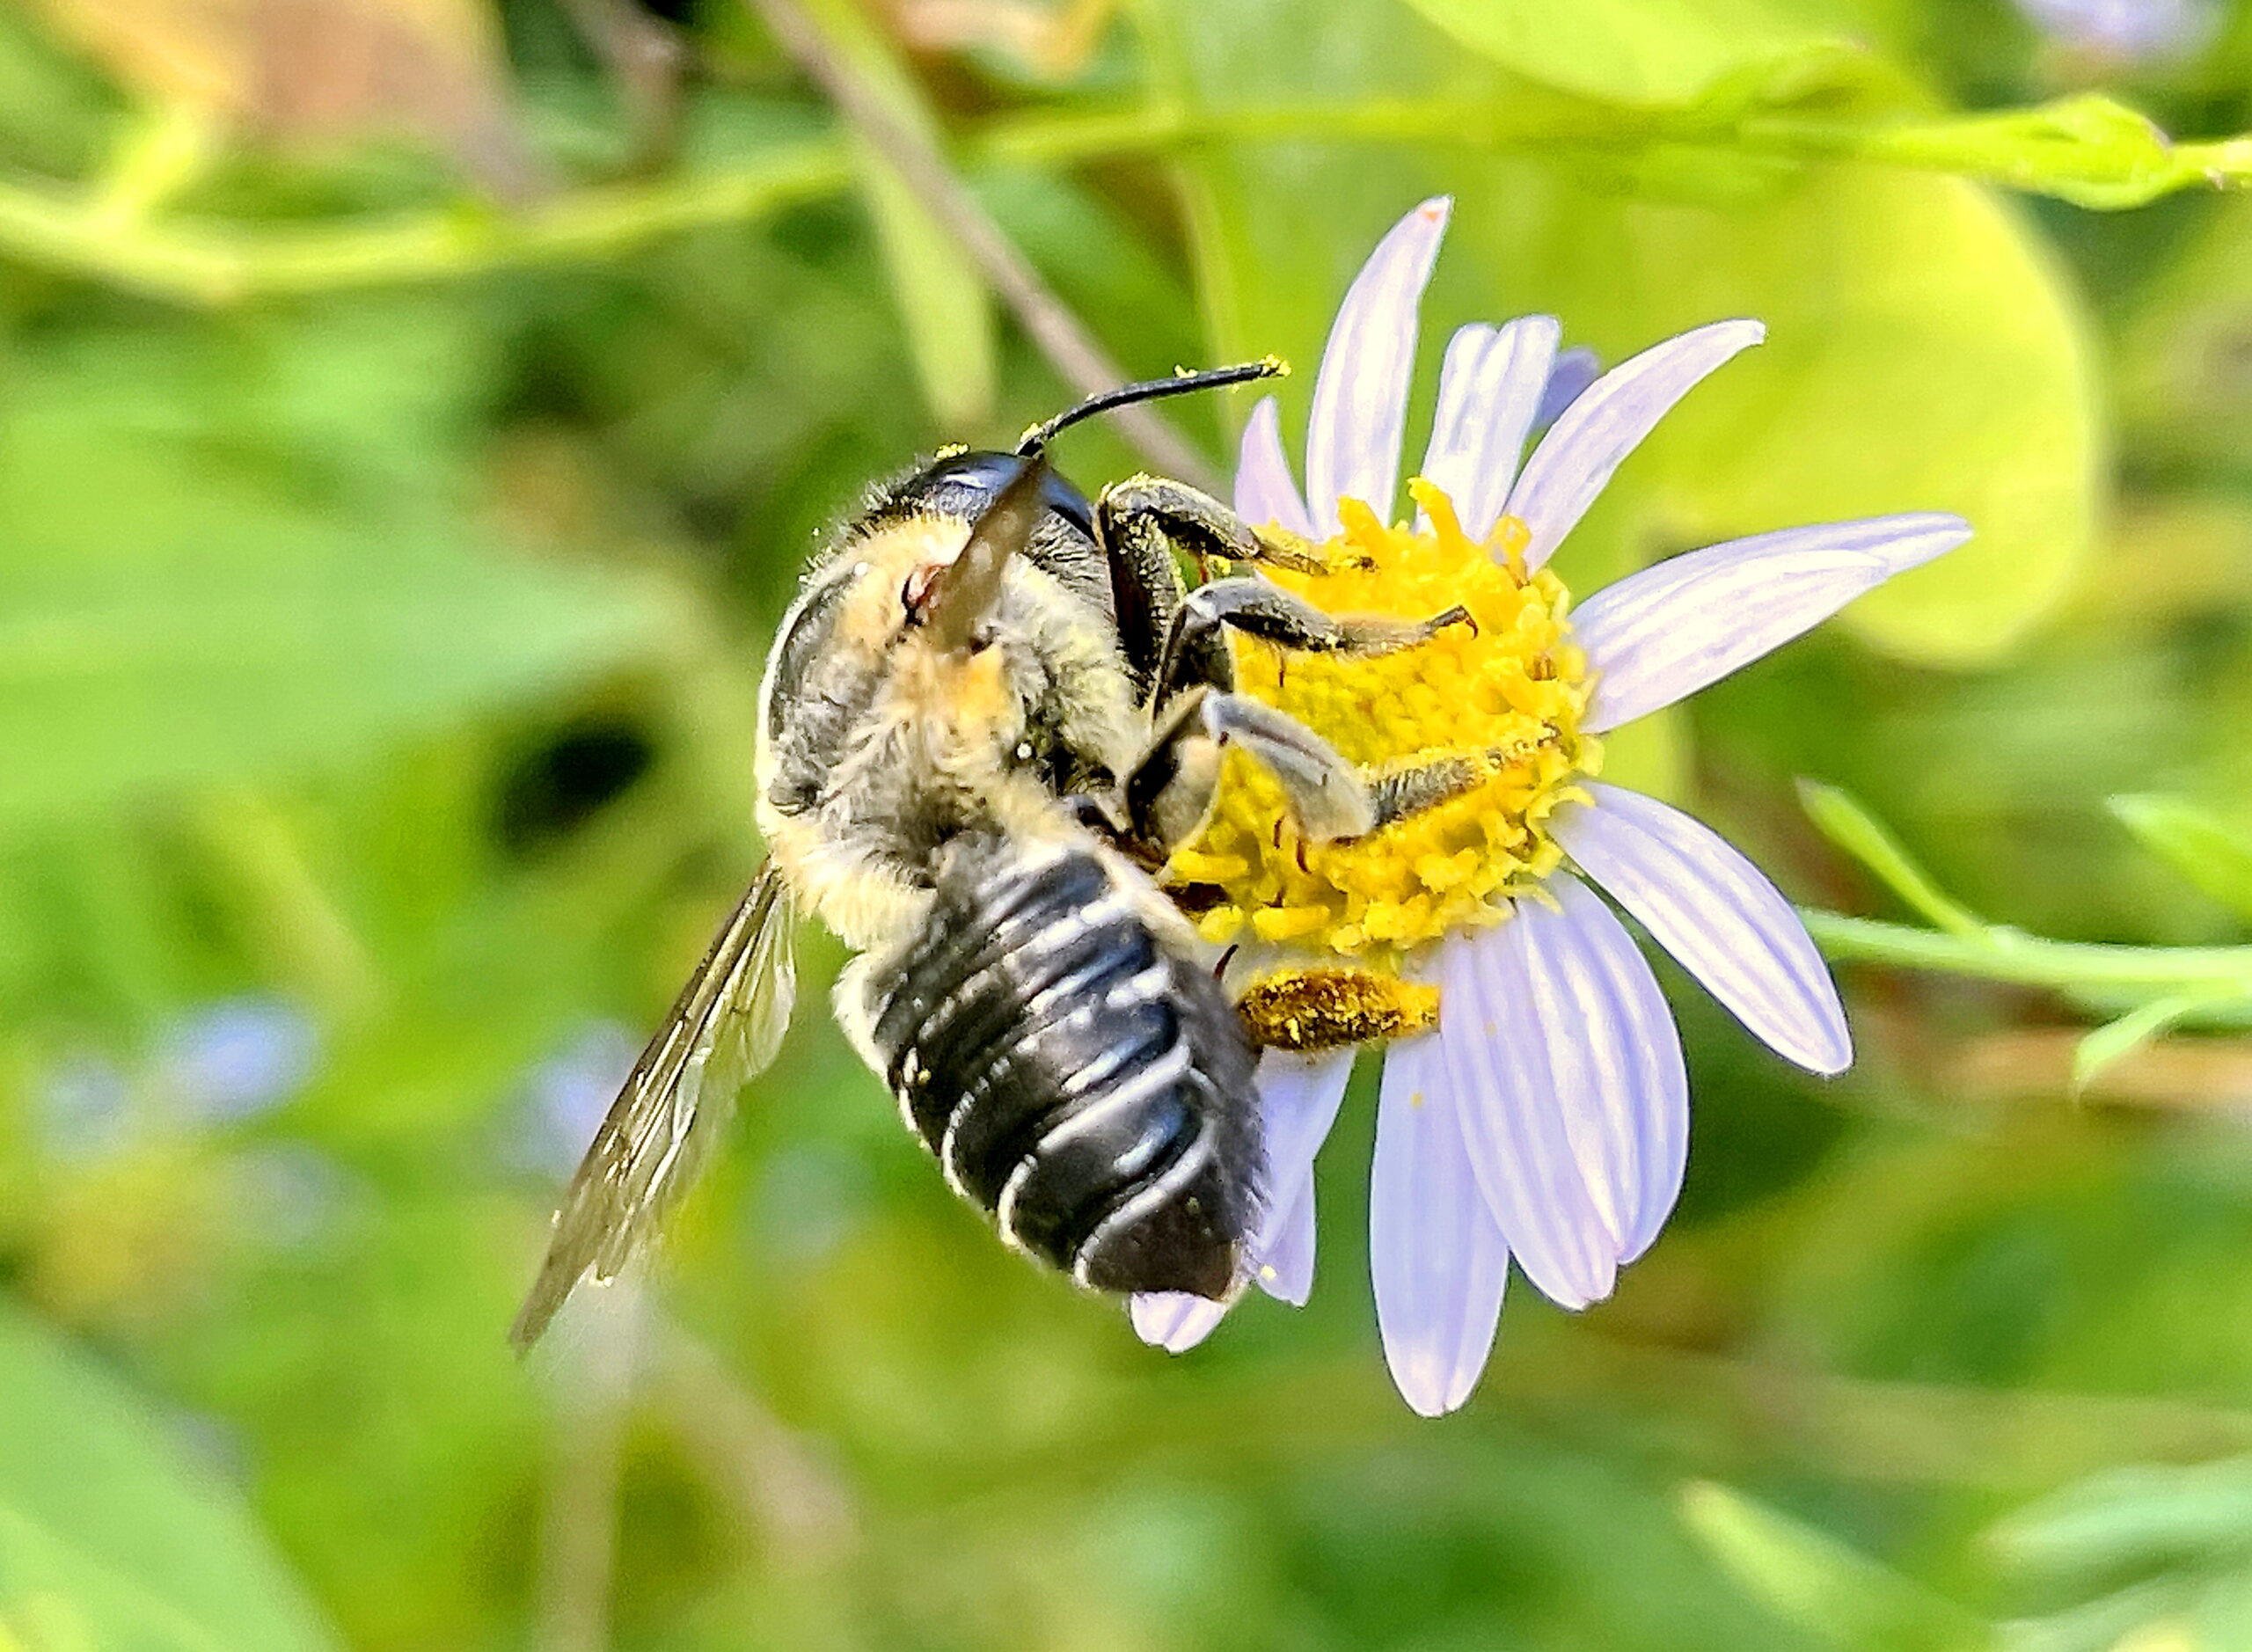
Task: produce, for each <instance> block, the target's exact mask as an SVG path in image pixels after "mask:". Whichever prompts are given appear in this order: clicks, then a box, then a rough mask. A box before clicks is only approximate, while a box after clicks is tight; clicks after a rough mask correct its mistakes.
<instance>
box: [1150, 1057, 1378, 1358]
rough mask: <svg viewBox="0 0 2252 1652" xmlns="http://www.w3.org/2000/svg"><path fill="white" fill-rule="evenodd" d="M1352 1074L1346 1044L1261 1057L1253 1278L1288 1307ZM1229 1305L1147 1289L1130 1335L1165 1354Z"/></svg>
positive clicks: (1302, 1285) (1202, 1333) (1301, 1289)
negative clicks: (1322, 1164)
mask: <svg viewBox="0 0 2252 1652" xmlns="http://www.w3.org/2000/svg"><path fill="white" fill-rule="evenodd" d="M1352 1076H1353V1052H1352V1051H1351V1050H1349V1049H1346V1050H1340V1051H1337V1052H1335V1053H1334V1054H1331V1055H1326V1056H1293V1055H1290V1054H1287V1053H1286V1052H1284V1051H1282V1050H1278V1049H1270V1050H1269V1051H1268V1052H1267V1053H1266V1055H1264V1056H1261V1058H1260V1062H1259V1073H1258V1085H1259V1127H1260V1131H1261V1137H1262V1143H1263V1149H1264V1158H1265V1159H1266V1166H1265V1173H1264V1175H1263V1176H1262V1178H1261V1195H1262V1196H1263V1198H1264V1200H1265V1202H1266V1215H1265V1216H1264V1217H1262V1218H1261V1223H1260V1230H1259V1232H1258V1233H1257V1234H1256V1235H1254V1237H1253V1239H1252V1242H1251V1247H1250V1248H1251V1261H1252V1268H1253V1277H1254V1280H1256V1282H1257V1283H1258V1284H1259V1286H1260V1288H1261V1290H1265V1291H1266V1292H1267V1293H1268V1294H1269V1296H1272V1297H1279V1298H1280V1299H1281V1300H1283V1301H1284V1302H1287V1303H1289V1304H1291V1305H1292V1306H1293V1307H1302V1306H1304V1305H1305V1299H1306V1295H1307V1293H1308V1291H1309V1290H1311V1288H1312V1283H1313V1233H1312V1224H1313V1159H1314V1155H1315V1154H1316V1153H1318V1152H1320V1151H1321V1144H1322V1143H1323V1142H1324V1141H1325V1140H1326V1139H1327V1137H1328V1135H1329V1127H1330V1126H1331V1125H1332V1124H1334V1123H1335V1122H1336V1121H1337V1108H1338V1105H1339V1104H1340V1103H1341V1102H1342V1101H1343V1100H1344V1099H1345V1086H1346V1085H1347V1083H1348V1082H1349V1080H1350V1079H1351V1078H1352ZM1294 1247H1295V1248H1294ZM1301 1253H1302V1254H1301ZM1293 1292H1295V1294H1293ZM1233 1305H1234V1304H1233V1303H1232V1302H1211V1301H1208V1300H1207V1299H1205V1298H1204V1297H1192V1296H1189V1295H1188V1294H1187V1293H1185V1292H1181V1291H1170V1290H1168V1291H1145V1292H1144V1293H1143V1294H1141V1295H1140V1296H1137V1297H1135V1298H1134V1300H1133V1305H1132V1314H1133V1320H1134V1330H1135V1334H1137V1335H1138V1336H1140V1338H1141V1339H1142V1341H1144V1342H1148V1343H1151V1344H1152V1345H1154V1346H1156V1347H1159V1348H1162V1349H1166V1351H1167V1352H1168V1353H1174V1354H1180V1353H1183V1352H1186V1351H1187V1350H1188V1349H1192V1348H1194V1347H1195V1346H1196V1344H1198V1343H1199V1342H1201V1341H1203V1340H1204V1339H1205V1338H1206V1337H1208V1336H1210V1335H1211V1334H1212V1331H1213V1328H1214V1327H1217V1325H1218V1324H1219V1322H1220V1321H1221V1320H1222V1319H1225V1317H1226V1316H1227V1312H1228V1310H1229V1309H1230V1308H1231V1307H1232V1306H1233Z"/></svg>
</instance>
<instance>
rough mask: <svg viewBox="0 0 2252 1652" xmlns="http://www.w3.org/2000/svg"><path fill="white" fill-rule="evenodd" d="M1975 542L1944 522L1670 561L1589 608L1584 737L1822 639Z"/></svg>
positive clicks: (1918, 519) (1855, 526) (1854, 526)
mask: <svg viewBox="0 0 2252 1652" xmlns="http://www.w3.org/2000/svg"><path fill="white" fill-rule="evenodd" d="M1969 537H1971V524H1970V523H1966V522H1964V521H1963V519H1962V518H1961V517H1960V516H1949V515H1941V514H1940V513H1938V512H1935V511H1924V512H1919V513H1916V514H1914V515H1904V516H1875V517H1870V518H1868V519H1866V520H1864V521H1860V522H1834V523H1821V524H1819V525H1817V526H1815V527H1811V528H1785V529H1783V530H1780V531H1779V532H1775V533H1763V534H1758V535H1756V536H1754V537H1751V538H1749V539H1731V540H1729V542H1728V543H1727V544H1726V545H1709V546H1707V548H1705V549H1704V550H1702V551H1685V552H1682V554H1681V555H1679V556H1678V557H1668V558H1667V559H1665V560H1664V561H1663V562H1659V563H1656V564H1654V565H1653V566H1651V567H1646V568H1644V569H1642V570H1641V572H1639V573H1636V574H1628V575H1627V577H1626V578H1625V579H1623V580H1620V581H1619V582H1618V583H1617V584H1615V585H1607V586H1605V587H1604V588H1603V589H1601V590H1599V591H1598V592H1596V594H1595V595H1594V596H1590V597H1589V598H1588V599H1587V601H1586V602H1584V603H1581V604H1580V605H1579V607H1578V608H1577V609H1576V610H1573V613H1572V631H1573V634H1574V636H1575V638H1576V640H1577V641H1578V643H1579V645H1580V647H1582V648H1583V649H1585V650H1586V652H1587V663H1588V669H1590V671H1592V672H1594V673H1595V674H1596V684H1595V692H1594V695H1593V697H1592V698H1591V699H1590V702H1589V705H1588V713H1587V716H1586V718H1585V720H1584V721H1583V726H1584V727H1588V728H1590V729H1593V730H1595V731H1597V732H1598V733H1600V732H1601V731H1602V730H1604V729H1606V728H1616V727H1619V726H1620V724H1621V723H1630V722H1632V721H1634V719H1635V718H1637V717H1641V716H1644V715H1647V714H1648V713H1651V712H1654V711H1656V710H1658V709H1660V708H1661V707H1663V706H1667V705H1672V704H1673V703H1674V702H1675V701H1676V700H1678V699H1682V698H1686V697H1687V696H1689V695H1691V694H1693V693H1695V692H1696V691H1698V690H1699V689H1700V688H1703V687H1705V686H1706V685H1707V683H1715V682H1717V681H1718V680H1719V679H1721V678H1722V677H1724V676H1727V675H1728V674H1729V672H1731V671H1733V670H1735V669H1737V667H1739V666H1743V665H1748V664H1750V663H1751V662H1752V661H1754V660H1757V659H1758V658H1759V656H1760V655H1762V654H1766V653H1769V652H1771V651H1772V650H1773V649H1775V648H1779V647H1781V646H1782V645H1783V644H1784V643H1786V642H1788V641H1789V640H1791V639H1792V638H1793V637H1795V636H1798V635H1799V634H1800V633H1802V632H1807V631H1810V630H1812V629H1813V628H1814V627H1815V626H1817V625H1820V624H1821V623H1822V622H1823V621H1824V620H1825V619H1827V618H1830V616H1831V615H1832V614H1834V613H1836V612H1837V611H1838V610H1839V609H1841V608H1843V607H1844V606H1845V605H1846V603H1849V602H1851V601H1853V599H1854V597H1856V596H1860V595H1861V593H1862V592H1864V591H1868V590H1872V589H1874V588H1876V587H1877V586H1879V585H1882V584H1883V582H1884V581H1886V580H1888V579H1890V578H1891V577H1892V576H1893V575H1894V574H1897V573H1900V572H1901V571H1902V570H1904V569H1906V568H1912V567H1915V566H1916V565H1917V564H1918V563H1920V562H1928V561H1930V560H1931V559H1933V558H1934V557H1935V556H1938V555H1940V554H1941V552H1947V551H1952V550H1953V549H1954V548H1955V547H1956V545H1961V544H1962V543H1963V541H1964V540H1965V539H1968V538H1969Z"/></svg>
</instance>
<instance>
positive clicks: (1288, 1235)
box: [1251, 1049, 1353, 1306]
mask: <svg viewBox="0 0 2252 1652" xmlns="http://www.w3.org/2000/svg"><path fill="white" fill-rule="evenodd" d="M1352 1076H1353V1052H1352V1051H1351V1050H1349V1049H1344V1050H1338V1051H1334V1052H1333V1053H1331V1054H1328V1055H1325V1056H1293V1055H1290V1054H1288V1053H1286V1052H1284V1051H1283V1050H1279V1049H1270V1050H1269V1051H1268V1052H1267V1053H1266V1054H1265V1055H1264V1056H1261V1057H1260V1059H1259V1078H1258V1083H1259V1122H1260V1129H1261V1133H1262V1135H1263V1137H1264V1149H1265V1158H1266V1172H1265V1174H1264V1175H1263V1177H1262V1178H1261V1196H1262V1197H1263V1198H1264V1200H1265V1201H1266V1211H1267V1213H1266V1216H1265V1217H1264V1218H1263V1219H1262V1221H1261V1224H1260V1229H1259V1233H1258V1235H1257V1237H1256V1238H1255V1239H1253V1241H1252V1246H1251V1255H1252V1262H1253V1268H1254V1271H1253V1278H1254V1280H1255V1281H1256V1282H1257V1283H1258V1284H1259V1286H1260V1288H1261V1290H1265V1291H1266V1292H1267V1293H1268V1294H1269V1296H1272V1297H1280V1298H1281V1299H1282V1300H1283V1301H1284V1302H1288V1303H1290V1304H1291V1305H1293V1306H1300V1305H1304V1304H1305V1298H1306V1293H1307V1290H1309V1289H1310V1288H1311V1286H1312V1279H1313V1236H1312V1232H1311V1231H1310V1230H1311V1228H1312V1221H1313V1160H1314V1155H1315V1154H1316V1153H1318V1152H1320V1151H1321V1144H1322V1143H1323V1142H1324V1141H1326V1140H1327V1139H1328V1136H1329V1127H1330V1126H1331V1125H1332V1124H1334V1123H1335V1122H1337V1107H1338V1104H1339V1103H1340V1102H1342V1101H1343V1100H1344V1099H1345V1086H1346V1084H1347V1083H1348V1082H1349V1080H1350V1079H1351V1078H1352ZM1293 1223H1297V1224H1303V1225H1302V1228H1301V1227H1294V1226H1293V1225H1292V1224H1293ZM1291 1245H1299V1246H1303V1250H1304V1254H1303V1256H1295V1255H1294V1256H1291V1257H1288V1258H1287V1260H1288V1261H1290V1263H1291V1266H1290V1267H1289V1268H1285V1267H1284V1266H1283V1261H1284V1260H1285V1259H1284V1258H1283V1252H1284V1250H1285V1249H1286V1247H1288V1246H1291ZM1293 1289H1294V1290H1296V1292H1297V1294H1296V1295H1292V1294H1291V1291H1292V1290H1293Z"/></svg>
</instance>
